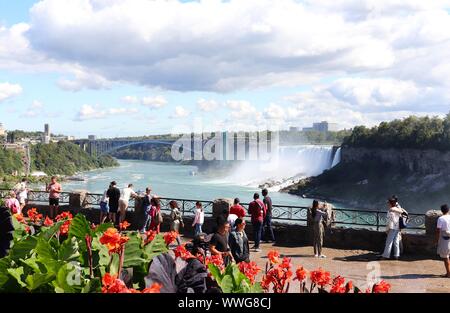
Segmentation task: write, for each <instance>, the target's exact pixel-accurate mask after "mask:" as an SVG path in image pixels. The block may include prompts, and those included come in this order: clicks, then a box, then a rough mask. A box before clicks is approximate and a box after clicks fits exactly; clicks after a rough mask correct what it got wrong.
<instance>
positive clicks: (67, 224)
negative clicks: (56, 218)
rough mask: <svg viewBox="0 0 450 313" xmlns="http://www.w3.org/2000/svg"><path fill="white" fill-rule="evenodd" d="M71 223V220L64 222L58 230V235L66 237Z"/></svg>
mask: <svg viewBox="0 0 450 313" xmlns="http://www.w3.org/2000/svg"><path fill="white" fill-rule="evenodd" d="M71 223H72V221H71V220H67V221H65V222H64V224H62V225H61V227H60V228H59V233H60V234H61V235H67V233H68V232H69V227H70V224H71Z"/></svg>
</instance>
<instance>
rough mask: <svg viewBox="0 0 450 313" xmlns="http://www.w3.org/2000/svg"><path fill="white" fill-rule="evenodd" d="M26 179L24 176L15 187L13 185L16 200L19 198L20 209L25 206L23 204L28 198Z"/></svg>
mask: <svg viewBox="0 0 450 313" xmlns="http://www.w3.org/2000/svg"><path fill="white" fill-rule="evenodd" d="M27 184H28V181H27V179H26V178H24V179H22V182H20V183H18V184H17V185H16V186H15V187H14V192H15V193H16V195H17V200H19V203H20V211H22V210H23V208H24V207H25V205H26V204H27V199H28V191H29V190H28V186H27Z"/></svg>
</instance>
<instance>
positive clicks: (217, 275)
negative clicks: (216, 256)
mask: <svg viewBox="0 0 450 313" xmlns="http://www.w3.org/2000/svg"><path fill="white" fill-rule="evenodd" d="M208 269H209V272H210V273H211V275H212V277H213V278H214V280H215V281H216V282H217V283H218V284H219V285H220V283H221V282H222V278H223V276H224V275H223V274H222V272H221V271H220V269H219V268H218V267H217V266H216V265H214V264H212V263H209V264H208Z"/></svg>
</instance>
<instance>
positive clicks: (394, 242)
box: [383, 229, 400, 259]
mask: <svg viewBox="0 0 450 313" xmlns="http://www.w3.org/2000/svg"><path fill="white" fill-rule="evenodd" d="M392 249H394V257H396V258H398V257H399V256H400V230H398V229H390V230H389V232H388V235H387V238H386V246H385V247H384V252H383V257H384V258H386V259H389V258H390V257H391V251H392Z"/></svg>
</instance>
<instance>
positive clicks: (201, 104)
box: [197, 99, 220, 112]
mask: <svg viewBox="0 0 450 313" xmlns="http://www.w3.org/2000/svg"><path fill="white" fill-rule="evenodd" d="M197 107H198V108H199V109H200V111H203V112H212V111H215V110H217V109H218V108H219V107H220V104H219V103H218V102H217V101H215V100H206V99H199V100H198V101H197Z"/></svg>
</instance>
